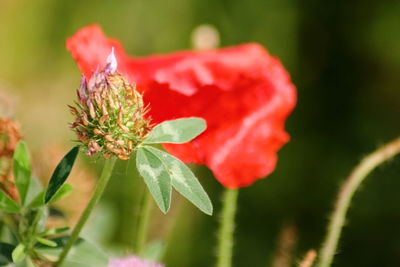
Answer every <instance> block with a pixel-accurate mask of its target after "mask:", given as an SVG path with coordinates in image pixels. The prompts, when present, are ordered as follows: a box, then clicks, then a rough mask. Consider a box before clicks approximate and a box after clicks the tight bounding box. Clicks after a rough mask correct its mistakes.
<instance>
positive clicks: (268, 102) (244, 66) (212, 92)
mask: <svg viewBox="0 0 400 267" xmlns="http://www.w3.org/2000/svg"><path fill="white" fill-rule="evenodd" d="M111 47H114V48H115V52H116V56H117V59H118V63H119V66H118V70H119V72H121V73H122V74H124V75H126V76H127V77H128V79H129V80H130V81H131V82H132V83H136V85H137V89H138V90H139V91H141V92H144V101H145V102H146V103H150V107H151V111H150V113H149V114H150V116H151V117H152V119H153V122H155V123H158V122H162V121H164V120H169V119H175V118H180V117H188V116H197V117H201V118H204V119H205V120H206V121H207V130H206V131H205V132H204V133H203V134H202V135H200V136H199V137H197V138H196V139H195V140H193V141H192V142H190V143H187V144H182V145H173V144H165V145H164V148H165V149H166V150H167V151H169V152H170V153H171V154H173V155H175V156H177V157H178V158H180V159H181V160H183V161H185V162H194V163H197V164H205V165H207V166H208V167H209V168H210V169H211V170H212V171H213V173H214V175H215V177H216V178H217V179H218V181H220V182H221V183H222V184H223V185H224V186H225V187H228V188H238V187H243V186H248V185H250V184H252V183H253V182H254V181H256V180H258V179H260V178H263V177H265V176H266V175H268V174H270V173H271V172H272V171H273V170H274V169H275V165H276V162H277V154H276V153H277V151H278V150H279V149H280V147H281V146H282V145H283V144H285V143H286V142H287V141H288V140H289V136H288V134H287V133H286V132H285V130H284V122H285V119H286V118H287V116H288V115H289V114H290V112H291V111H292V109H293V108H294V106H295V102H296V90H295V87H294V86H293V84H292V83H291V81H290V78H289V76H288V74H287V72H286V71H285V69H284V68H283V66H282V65H281V63H280V62H279V60H278V59H276V58H274V57H272V56H270V55H269V54H268V53H267V51H265V49H264V48H263V47H261V46H260V45H258V44H245V45H239V46H235V47H229V48H223V49H218V50H208V51H200V52H192V51H183V52H177V53H172V54H167V55H156V56H150V57H144V58H139V57H131V56H128V55H127V54H126V53H125V52H124V49H123V47H122V46H121V44H120V43H119V42H118V41H117V40H114V39H109V38H108V37H106V36H105V35H104V34H103V32H102V30H101V29H100V28H99V26H97V25H91V26H87V27H84V28H82V29H81V30H79V31H78V32H77V33H76V34H75V35H74V36H72V37H71V38H69V39H68V41H67V49H68V50H69V51H70V52H71V54H72V56H73V58H74V59H75V60H76V61H77V63H78V65H79V67H80V69H81V71H82V73H84V74H85V75H86V76H90V75H91V74H92V72H93V71H95V70H96V68H98V67H100V68H101V67H104V64H105V59H106V57H107V55H108V54H109V53H110V51H111Z"/></svg>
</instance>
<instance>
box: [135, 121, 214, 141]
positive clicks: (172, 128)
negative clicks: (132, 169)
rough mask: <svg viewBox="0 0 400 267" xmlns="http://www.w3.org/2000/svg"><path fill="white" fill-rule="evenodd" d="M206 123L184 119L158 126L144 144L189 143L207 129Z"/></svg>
mask: <svg viewBox="0 0 400 267" xmlns="http://www.w3.org/2000/svg"><path fill="white" fill-rule="evenodd" d="M206 127H207V126H206V121H205V120H203V119H200V118H194V117H193V118H183V119H177V120H171V121H164V122H162V123H160V124H158V125H157V126H156V127H154V129H153V130H152V131H151V132H150V133H149V136H148V137H147V138H146V139H145V140H144V142H143V143H144V144H158V143H173V144H182V143H186V142H189V141H190V140H192V139H193V138H195V137H196V136H198V135H199V134H201V133H202V132H203V131H204V130H205V129H206Z"/></svg>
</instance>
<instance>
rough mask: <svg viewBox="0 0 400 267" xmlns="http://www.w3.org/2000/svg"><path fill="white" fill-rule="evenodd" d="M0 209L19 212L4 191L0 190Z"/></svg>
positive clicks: (15, 204)
mask: <svg viewBox="0 0 400 267" xmlns="http://www.w3.org/2000/svg"><path fill="white" fill-rule="evenodd" d="M0 210H3V211H6V212H11V213H15V212H19V210H20V208H19V206H18V204H17V203H15V202H14V200H12V199H11V198H10V197H9V196H8V195H7V194H6V193H4V192H3V191H1V190H0Z"/></svg>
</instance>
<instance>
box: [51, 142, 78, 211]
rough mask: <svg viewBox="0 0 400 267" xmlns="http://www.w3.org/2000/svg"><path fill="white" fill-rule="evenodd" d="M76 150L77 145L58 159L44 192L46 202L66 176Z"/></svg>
mask: <svg viewBox="0 0 400 267" xmlns="http://www.w3.org/2000/svg"><path fill="white" fill-rule="evenodd" d="M78 152H79V146H76V147H74V148H72V149H71V150H70V151H69V152H68V153H67V154H66V155H65V156H64V158H63V159H62V160H61V161H60V163H58V165H57V167H56V169H55V170H54V173H53V175H52V176H51V179H50V182H49V186H48V188H47V191H46V194H45V198H44V202H45V203H48V202H49V201H50V200H51V199H52V197H53V196H54V195H55V194H56V193H57V191H58V190H59V189H60V188H61V186H62V185H63V183H64V182H65V180H66V179H67V178H68V176H69V174H70V172H71V170H72V166H73V165H74V162H75V159H76V156H77V155H78Z"/></svg>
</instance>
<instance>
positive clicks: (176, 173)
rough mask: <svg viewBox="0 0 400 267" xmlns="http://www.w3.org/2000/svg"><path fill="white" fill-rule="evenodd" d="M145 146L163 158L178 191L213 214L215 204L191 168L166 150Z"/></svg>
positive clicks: (202, 209)
mask: <svg viewBox="0 0 400 267" xmlns="http://www.w3.org/2000/svg"><path fill="white" fill-rule="evenodd" d="M145 148H146V149H147V150H148V151H151V152H152V153H153V154H154V155H156V156H157V157H158V158H159V159H161V161H162V162H163V164H164V165H165V166H166V167H167V168H168V173H169V174H170V177H171V184H172V186H173V187H174V188H175V189H176V191H178V192H179V193H181V194H182V195H183V196H184V197H185V198H187V199H188V200H189V201H190V202H192V203H193V204H194V205H195V206H196V207H198V208H199V209H200V210H201V211H203V212H204V213H206V214H208V215H211V214H212V212H213V206H212V203H211V201H210V198H209V197H208V195H207V193H206V192H205V191H204V189H203V187H202V186H201V184H200V182H199V181H198V180H197V178H196V176H195V175H194V174H193V172H192V171H191V170H190V168H189V167H188V166H186V164H184V163H183V162H182V161H180V160H179V159H177V158H175V157H173V156H171V155H170V154H168V153H166V152H163V151H161V150H158V149H156V148H154V147H148V146H146V147H145Z"/></svg>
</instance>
